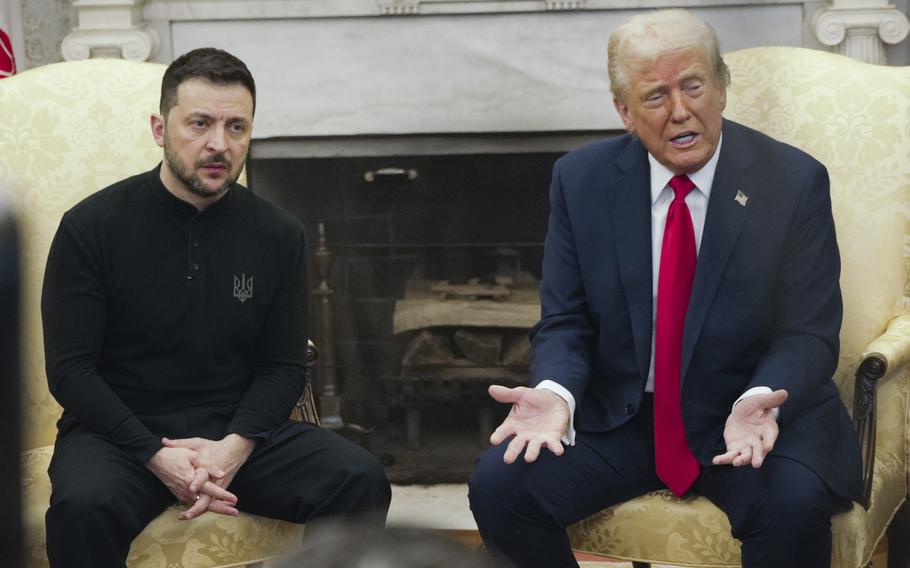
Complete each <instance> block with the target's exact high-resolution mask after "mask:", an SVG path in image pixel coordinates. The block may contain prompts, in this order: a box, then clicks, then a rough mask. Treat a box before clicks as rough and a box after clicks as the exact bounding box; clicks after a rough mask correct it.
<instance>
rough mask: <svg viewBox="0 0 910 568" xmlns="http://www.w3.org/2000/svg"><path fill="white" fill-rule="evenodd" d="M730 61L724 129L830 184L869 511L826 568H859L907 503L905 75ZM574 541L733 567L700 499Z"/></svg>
mask: <svg viewBox="0 0 910 568" xmlns="http://www.w3.org/2000/svg"><path fill="white" fill-rule="evenodd" d="M726 61H727V63H728V65H729V66H730V71H731V73H732V84H731V86H730V88H729V90H728V91H727V109H726V112H725V114H726V116H727V118H730V119H732V120H736V121H738V122H741V123H744V124H746V125H748V126H751V127H753V128H756V129H758V130H761V131H763V132H765V133H767V134H769V135H771V136H773V137H775V138H777V139H779V140H782V141H784V142H787V143H789V144H792V145H794V146H797V147H799V148H802V149H803V150H805V151H807V152H809V153H810V154H812V155H813V156H815V157H816V158H817V159H819V160H820V161H821V162H823V163H824V164H825V166H827V168H828V171H829V173H830V176H831V197H832V202H833V207H834V218H835V223H836V226H837V236H838V242H839V244H840V252H841V259H842V274H841V287H842V290H843V296H844V323H843V328H842V330H841V335H840V339H841V354H840V362H839V365H838V369H837V374H836V377H835V379H836V382H837V384H838V386H839V387H840V392H841V396H842V397H843V399H844V402H845V403H846V405H847V408H848V409H852V413H853V419H854V423H855V424H856V425H857V430H858V435H860V438H861V443H862V445H863V456H864V459H865V474H866V480H865V481H866V486H865V487H866V503H863V504H862V505H856V504H855V505H854V506H853V509H852V510H851V511H848V512H846V513H843V514H840V515H836V516H835V517H834V519H833V533H834V551H833V553H834V554H833V566H834V568H860V567H863V566H866V565H867V564H868V563H869V561H870V558H871V556H872V553H873V550H874V549H875V547H876V545H877V543H878V541H879V540H880V539H881V538H882V536H883V535H884V534H885V531H886V528H887V527H888V525H889V523H890V522H891V521H892V518H893V517H894V515H895V513H896V512H897V511H898V509H899V508H900V507H901V504H902V503H904V501H905V499H906V497H907V479H908V471H910V470H908V451H907V447H908V439H910V438H908V430H907V422H908V417H910V408H908V400H910V377H908V371H907V369H906V368H905V365H904V364H905V363H906V362H907V361H908V359H910V313H908V306H910V303H908V294H910V286H908V278H907V271H908V267H910V262H908V253H907V252H906V251H907V245H908V243H910V239H908V225H910V68H906V67H904V68H895V67H880V66H875V65H869V64H865V63H860V62H857V61H854V60H852V59H848V58H846V57H842V56H839V55H833V54H830V53H825V52H821V51H813V50H809V49H802V48H778V47H763V48H753V49H746V50H742V51H737V52H734V53H731V54H728V55H727V56H726ZM570 534H571V537H572V542H573V545H574V546H576V547H577V548H579V549H581V550H586V551H590V552H594V553H599V554H605V555H608V556H612V557H617V558H625V559H629V560H632V561H634V563H635V565H636V566H646V565H647V564H649V563H652V562H654V563H661V564H678V565H684V566H712V567H720V566H739V565H740V543H739V542H738V541H736V540H734V539H733V537H731V536H730V524H729V522H728V521H727V518H726V516H725V515H724V514H723V513H722V512H721V511H720V510H718V509H717V508H716V507H714V505H712V504H711V503H710V502H709V501H708V500H707V499H705V498H703V497H692V496H686V497H685V498H684V499H677V498H675V497H673V496H672V495H671V494H670V493H669V492H667V491H659V492H654V493H649V494H647V495H644V496H642V497H639V498H637V499H633V500H631V501H628V502H625V503H622V504H620V505H617V506H615V507H612V508H609V509H606V510H604V511H601V512H600V513H598V514H596V515H594V516H592V517H590V518H588V519H585V520H583V521H582V522H580V523H578V524H577V525H574V526H573V527H572V528H571V530H570ZM904 538H906V537H904ZM893 540H898V537H897V535H894V536H893ZM891 565H892V566H896V565H897V564H891ZM901 566H907V564H901Z"/></svg>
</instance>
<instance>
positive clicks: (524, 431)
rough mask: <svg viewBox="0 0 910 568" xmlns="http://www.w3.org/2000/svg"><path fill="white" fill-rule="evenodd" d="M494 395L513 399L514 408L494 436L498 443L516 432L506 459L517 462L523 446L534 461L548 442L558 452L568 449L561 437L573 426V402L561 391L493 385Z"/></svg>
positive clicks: (503, 399)
mask: <svg viewBox="0 0 910 568" xmlns="http://www.w3.org/2000/svg"><path fill="white" fill-rule="evenodd" d="M490 396H492V397H493V398H494V399H495V400H496V401H497V402H504V403H511V404H512V410H511V411H510V412H509V415H508V416H507V417H506V419H505V420H503V422H502V424H500V426H499V428H497V429H496V431H495V432H493V435H492V436H490V443H491V444H493V445H494V446H495V445H498V444H499V443H501V442H502V441H504V440H505V439H506V438H508V437H509V436H514V437H513V438H512V441H511V442H509V447H508V448H507V449H506V453H505V455H503V458H502V459H503V461H505V462H506V463H513V462H514V461H515V459H516V458H517V457H518V455H519V454H520V453H521V451H522V450H524V449H525V446H527V449H526V450H525V461H526V462H528V463H531V462H533V461H534V460H536V459H537V456H539V455H540V448H541V446H546V447H547V448H548V449H549V450H550V451H551V452H553V453H554V454H556V455H557V456H561V455H562V453H563V452H564V451H565V450H564V448H563V447H562V442H561V441H560V440H561V438H562V436H563V434H565V432H566V428H568V426H569V405H568V403H567V402H566V401H565V400H563V399H562V397H560V396H559V395H558V394H556V393H554V392H553V391H549V390H546V389H529V388H527V387H516V388H507V387H503V386H499V385H493V386H491V387H490Z"/></svg>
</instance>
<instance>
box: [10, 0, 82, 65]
mask: <svg viewBox="0 0 910 568" xmlns="http://www.w3.org/2000/svg"><path fill="white" fill-rule="evenodd" d="M73 1H74V0H20V4H21V6H22V12H21V13H22V28H23V35H24V36H25V63H26V68H27V69H31V68H32V67H38V66H39V65H45V64H47V63H56V62H58V61H63V56H62V55H61V54H60V44H61V43H63V38H64V37H66V35H67V34H68V33H70V32H71V31H72V30H73V28H74V27H76V24H77V22H78V18H77V16H76V9H75V8H73ZM17 56H18V54H17Z"/></svg>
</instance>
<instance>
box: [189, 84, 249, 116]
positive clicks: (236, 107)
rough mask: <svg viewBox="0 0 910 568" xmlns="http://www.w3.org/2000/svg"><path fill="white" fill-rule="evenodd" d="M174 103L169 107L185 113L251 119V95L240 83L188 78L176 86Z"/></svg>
mask: <svg viewBox="0 0 910 568" xmlns="http://www.w3.org/2000/svg"><path fill="white" fill-rule="evenodd" d="M175 102H176V104H175V105H174V106H173V107H172V108H171V111H172V112H173V111H174V110H175V109H178V108H179V109H180V111H181V112H182V113H184V114H186V113H202V114H209V115H213V116H214V115H220V114H225V113H227V114H231V115H235V116H237V117H242V118H246V119H252V116H253V95H252V93H250V91H249V89H247V88H246V86H245V85H243V84H242V83H214V82H212V81H208V80H206V79H200V78H193V79H188V80H186V81H184V82H182V83H180V85H178V86H177V100H176V101H175Z"/></svg>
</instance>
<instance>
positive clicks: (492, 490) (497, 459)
mask: <svg viewBox="0 0 910 568" xmlns="http://www.w3.org/2000/svg"><path fill="white" fill-rule="evenodd" d="M505 446H506V444H500V445H499V446H496V447H493V448H490V449H489V450H488V451H487V452H485V453H484V454H483V455H482V456H480V458H479V459H478V460H477V463H476V464H475V466H474V473H473V474H472V475H471V479H470V481H468V501H469V503H470V506H471V511H472V512H473V513H474V517H475V518H476V519H477V522H478V523H480V524H484V523H486V522H496V520H497V519H500V518H505V517H508V516H510V515H512V514H514V513H515V512H516V511H521V513H522V514H524V515H528V516H537V514H536V513H535V509H540V503H538V502H537V500H535V499H533V498H532V495H533V494H534V492H533V491H532V488H531V487H530V486H529V485H530V484H532V483H533V482H532V481H531V479H530V476H529V473H530V469H531V468H533V467H534V464H526V463H525V462H524V461H523V460H521V459H519V460H517V461H516V462H515V463H512V464H507V463H505V462H503V461H502V456H503V453H504V451H505Z"/></svg>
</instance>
